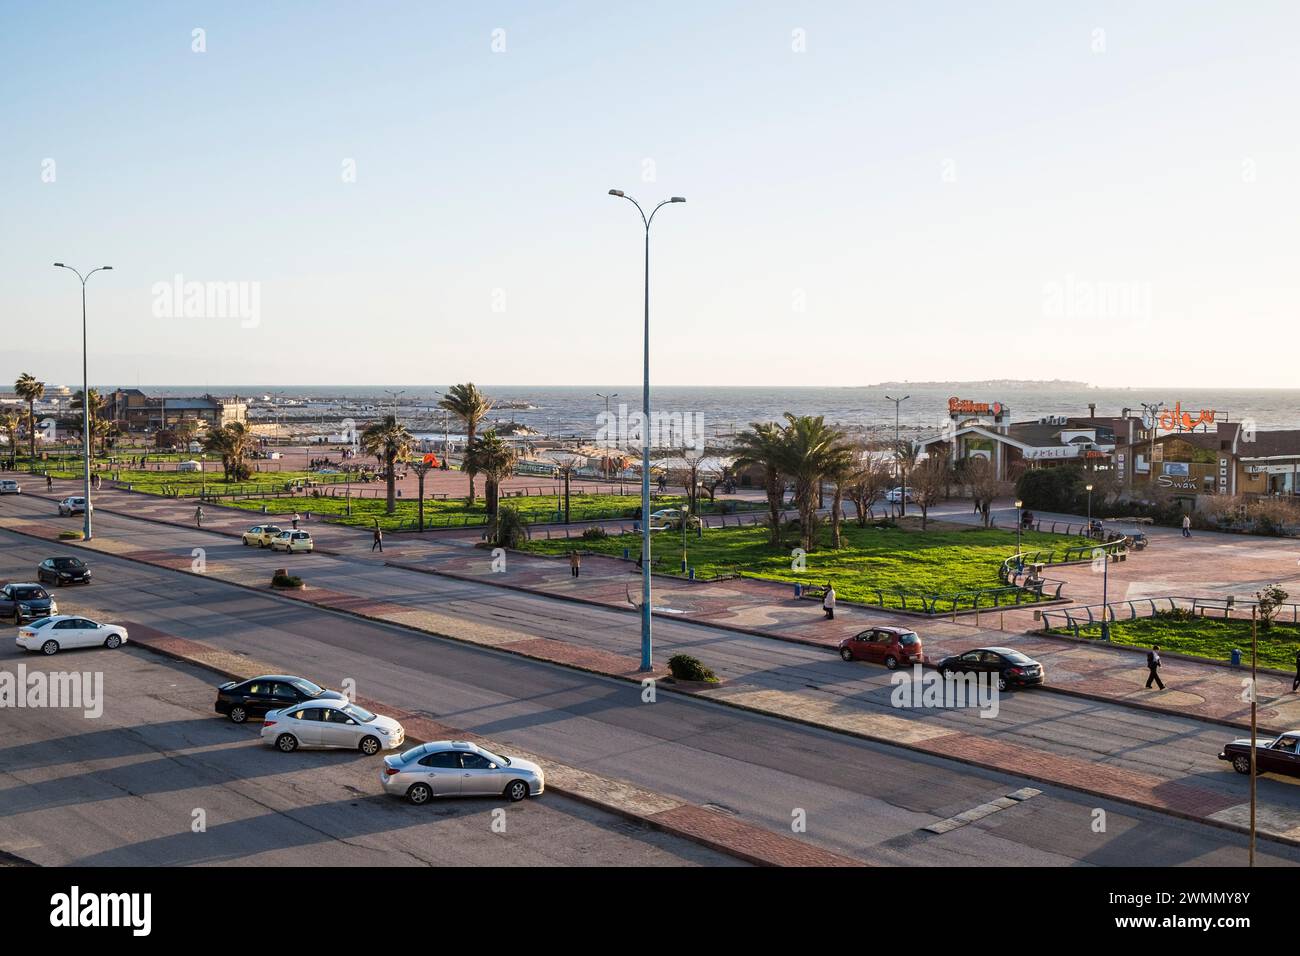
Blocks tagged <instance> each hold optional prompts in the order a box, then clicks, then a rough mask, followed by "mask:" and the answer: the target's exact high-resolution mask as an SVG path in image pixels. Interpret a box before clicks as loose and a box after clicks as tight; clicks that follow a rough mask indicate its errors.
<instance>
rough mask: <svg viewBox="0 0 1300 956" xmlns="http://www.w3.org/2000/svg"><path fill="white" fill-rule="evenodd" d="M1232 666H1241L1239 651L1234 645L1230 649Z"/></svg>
mask: <svg viewBox="0 0 1300 956" xmlns="http://www.w3.org/2000/svg"><path fill="white" fill-rule="evenodd" d="M1232 666H1233V667H1240V666H1241V651H1240V650H1239V649H1238V648H1235V647H1234V648H1233V649H1232Z"/></svg>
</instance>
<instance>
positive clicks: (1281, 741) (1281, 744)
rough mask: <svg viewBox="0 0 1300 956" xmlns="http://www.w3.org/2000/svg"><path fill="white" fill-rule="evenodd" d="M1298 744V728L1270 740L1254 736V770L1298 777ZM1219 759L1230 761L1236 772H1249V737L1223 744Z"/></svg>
mask: <svg viewBox="0 0 1300 956" xmlns="http://www.w3.org/2000/svg"><path fill="white" fill-rule="evenodd" d="M1297 744H1300V730H1292V731H1289V732H1288V733H1285V734H1282V735H1281V736H1279V737H1276V738H1274V739H1272V740H1270V739H1269V738H1267V737H1256V738H1255V772H1256V773H1284V774H1287V775H1289V776H1292V777H1300V754H1298V753H1296V750H1297V749H1298V748H1297ZM1219 759H1220V760H1229V761H1231V762H1232V769H1233V770H1235V771H1237V773H1250V738H1249V737H1243V738H1241V739H1240V740H1234V741H1233V742H1232V743H1230V744H1224V746H1223V752H1222V753H1221V754H1219Z"/></svg>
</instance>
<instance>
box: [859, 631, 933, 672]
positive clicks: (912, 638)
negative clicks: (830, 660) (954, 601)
mask: <svg viewBox="0 0 1300 956" xmlns="http://www.w3.org/2000/svg"><path fill="white" fill-rule="evenodd" d="M840 657H842V658H844V659H845V660H846V661H871V663H873V664H884V665H885V666H886V667H888V668H889V669H890V670H891V671H892V670H895V669H897V668H899V667H905V666H910V665H912V664H924V663H925V652H924V651H923V650H922V648H921V638H920V637H919V636H918V635H917V633H916V631H912V630H908V629H907V628H905V627H887V626H886V627H869V628H867V629H866V630H865V631H862V632H861V633H858V634H855V635H853V637H846V638H845V639H844V640H842V641H840Z"/></svg>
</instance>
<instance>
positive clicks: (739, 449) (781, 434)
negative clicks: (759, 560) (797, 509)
mask: <svg viewBox="0 0 1300 956" xmlns="http://www.w3.org/2000/svg"><path fill="white" fill-rule="evenodd" d="M733 453H734V454H735V456H736V461H735V468H736V470H737V471H740V470H742V469H745V468H749V467H751V466H757V467H758V468H760V469H762V472H763V490H764V491H765V492H766V493H767V510H768V518H769V520H770V522H771V528H770V530H771V535H770V543H771V544H773V545H780V543H781V506H782V504H784V499H785V479H784V477H783V471H784V468H785V466H786V463H787V455H786V443H785V431H784V429H782V428H781V426H780V425H778V424H776V423H775V422H753V423H751V424H750V426H749V429H748V430H747V431H743V432H741V433H740V434H739V435H737V436H736V444H735V448H734V449H733Z"/></svg>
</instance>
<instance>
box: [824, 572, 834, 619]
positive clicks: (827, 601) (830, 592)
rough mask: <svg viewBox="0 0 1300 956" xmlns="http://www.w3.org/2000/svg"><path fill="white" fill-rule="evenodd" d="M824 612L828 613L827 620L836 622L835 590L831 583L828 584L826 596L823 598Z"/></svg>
mask: <svg viewBox="0 0 1300 956" xmlns="http://www.w3.org/2000/svg"><path fill="white" fill-rule="evenodd" d="M822 610H823V611H825V612H826V620H828V621H833V620H835V588H834V587H833V586H832V585H831V583H830V582H829V581H827V582H826V596H825V597H823V598H822Z"/></svg>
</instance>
